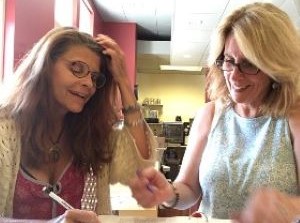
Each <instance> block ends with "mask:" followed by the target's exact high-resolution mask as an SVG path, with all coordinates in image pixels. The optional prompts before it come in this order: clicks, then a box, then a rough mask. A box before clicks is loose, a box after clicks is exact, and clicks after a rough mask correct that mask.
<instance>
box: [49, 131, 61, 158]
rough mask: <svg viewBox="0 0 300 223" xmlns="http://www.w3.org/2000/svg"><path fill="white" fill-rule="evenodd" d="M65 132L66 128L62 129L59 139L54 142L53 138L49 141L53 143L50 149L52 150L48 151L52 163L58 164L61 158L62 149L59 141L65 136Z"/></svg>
mask: <svg viewBox="0 0 300 223" xmlns="http://www.w3.org/2000/svg"><path fill="white" fill-rule="evenodd" d="M63 132H64V126H63V127H62V128H61V130H60V132H59V134H58V136H57V139H56V140H55V141H53V140H52V139H51V137H49V139H50V141H51V143H52V146H51V147H50V149H49V151H48V158H49V162H50V163H56V162H57V161H58V160H59V158H60V152H61V149H60V147H59V141H60V139H61V137H62V135H63Z"/></svg>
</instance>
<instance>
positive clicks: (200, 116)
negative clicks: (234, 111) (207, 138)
mask: <svg viewBox="0 0 300 223" xmlns="http://www.w3.org/2000/svg"><path fill="white" fill-rule="evenodd" d="M214 111H215V103H214V102H208V103H206V104H205V105H204V106H203V107H202V108H201V109H199V110H198V112H197V114H196V117H195V120H194V122H193V128H197V129H198V128H199V129H200V128H201V132H203V133H204V134H208V132H209V130H210V127H211V122H212V119H213V117H214Z"/></svg>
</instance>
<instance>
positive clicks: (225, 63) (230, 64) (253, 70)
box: [216, 60, 259, 75]
mask: <svg viewBox="0 0 300 223" xmlns="http://www.w3.org/2000/svg"><path fill="white" fill-rule="evenodd" d="M216 65H217V67H218V68H219V69H220V70H222V71H225V72H231V71H233V69H234V67H237V68H238V69H239V71H240V72H241V73H245V74H252V75H255V74H257V73H258V72H259V69H258V68H257V67H256V66H254V65H253V64H251V63H249V62H246V61H244V62H241V63H234V61H233V60H216Z"/></svg>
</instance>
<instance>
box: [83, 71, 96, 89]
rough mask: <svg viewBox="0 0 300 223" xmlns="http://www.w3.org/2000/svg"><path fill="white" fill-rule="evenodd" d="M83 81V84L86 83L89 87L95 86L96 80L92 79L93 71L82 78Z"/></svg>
mask: <svg viewBox="0 0 300 223" xmlns="http://www.w3.org/2000/svg"><path fill="white" fill-rule="evenodd" d="M81 81H82V85H84V86H86V87H88V88H92V87H95V86H94V82H93V80H92V74H91V73H89V74H88V75H86V76H85V77H83V78H81Z"/></svg>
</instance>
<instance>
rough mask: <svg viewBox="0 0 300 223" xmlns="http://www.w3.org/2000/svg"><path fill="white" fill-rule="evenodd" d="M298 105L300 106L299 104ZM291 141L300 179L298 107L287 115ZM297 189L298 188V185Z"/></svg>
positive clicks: (299, 110) (299, 114)
mask: <svg viewBox="0 0 300 223" xmlns="http://www.w3.org/2000/svg"><path fill="white" fill-rule="evenodd" d="M299 107H300V106H299ZM289 125H290V130H291V134H292V143H293V148H294V153H295V158H296V163H297V173H298V179H300V109H297V110H295V111H294V112H293V113H292V114H291V115H290V117H289ZM299 184H300V182H299ZM298 186H299V189H300V185H298Z"/></svg>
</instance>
